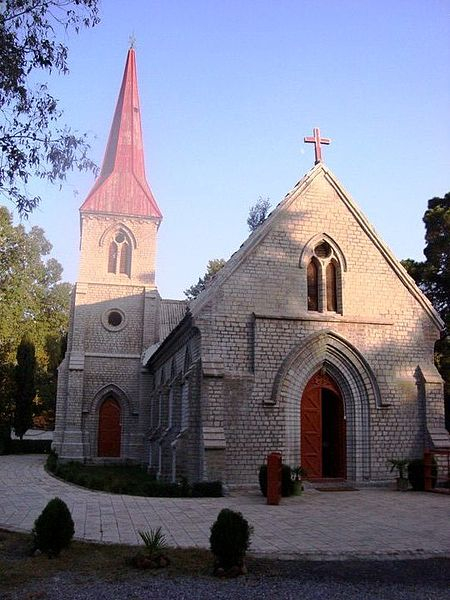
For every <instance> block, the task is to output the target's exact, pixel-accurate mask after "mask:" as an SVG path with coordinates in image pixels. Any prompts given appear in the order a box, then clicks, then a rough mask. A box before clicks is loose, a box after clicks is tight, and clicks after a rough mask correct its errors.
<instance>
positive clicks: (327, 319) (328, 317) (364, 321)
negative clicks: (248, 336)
mask: <svg viewBox="0 0 450 600" xmlns="http://www.w3.org/2000/svg"><path fill="white" fill-rule="evenodd" d="M253 316H254V318H255V319H267V320H273V321H320V322H324V323H358V324H361V325H390V326H393V325H394V322H393V321H386V319H377V318H376V317H348V316H345V317H343V316H342V315H339V314H337V313H332V314H331V313H329V314H326V313H324V314H321V315H318V314H311V313H304V314H297V315H281V316H280V315H275V314H257V313H253Z"/></svg>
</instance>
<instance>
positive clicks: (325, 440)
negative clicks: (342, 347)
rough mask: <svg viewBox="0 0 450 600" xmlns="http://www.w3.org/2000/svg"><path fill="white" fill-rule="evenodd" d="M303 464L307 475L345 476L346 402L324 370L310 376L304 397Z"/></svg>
mask: <svg viewBox="0 0 450 600" xmlns="http://www.w3.org/2000/svg"><path fill="white" fill-rule="evenodd" d="M300 414H301V417H300V419H301V422H300V432H301V434H300V435H301V440H300V444H301V446H300V447H301V464H302V466H303V467H304V468H305V469H306V472H307V474H308V475H307V476H308V479H320V478H345V477H346V470H347V469H346V428H345V415H344V402H343V400H342V395H341V392H340V390H339V387H338V386H337V384H336V382H335V381H334V380H333V379H332V378H331V377H330V376H329V375H328V374H327V373H325V372H323V370H320V371H318V372H317V373H316V374H315V375H313V377H312V378H311V379H310V380H309V382H308V384H307V385H306V388H305V391H304V392H303V396H302V401H301V411H300Z"/></svg>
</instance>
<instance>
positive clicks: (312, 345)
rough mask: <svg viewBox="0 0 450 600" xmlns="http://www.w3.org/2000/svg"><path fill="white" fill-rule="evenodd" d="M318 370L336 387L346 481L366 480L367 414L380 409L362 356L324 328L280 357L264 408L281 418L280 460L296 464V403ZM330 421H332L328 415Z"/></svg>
mask: <svg viewBox="0 0 450 600" xmlns="http://www.w3.org/2000/svg"><path fill="white" fill-rule="evenodd" d="M319 371H322V373H326V374H327V375H328V376H329V377H331V379H332V381H333V382H334V383H335V384H336V385H337V387H338V390H339V392H340V395H341V398H342V405H343V411H344V415H345V417H346V419H345V426H346V427H345V429H346V435H345V439H346V450H345V464H346V477H347V478H348V479H351V480H355V481H361V480H369V479H370V471H371V448H370V438H371V435H370V413H371V410H376V409H377V408H378V407H380V406H381V397H380V391H379V388H378V384H377V381H376V379H375V376H374V374H373V372H372V370H371V368H370V366H369V364H368V363H367V361H366V360H365V358H364V357H363V355H362V354H361V353H360V352H359V351H358V350H357V349H356V348H355V346H353V345H352V344H350V343H349V342H348V341H347V340H346V339H345V338H343V337H342V336H340V335H339V334H337V333H335V332H333V331H330V330H323V331H320V332H317V333H314V334H312V335H310V336H308V337H306V338H305V339H303V340H302V341H301V342H300V343H299V344H298V346H297V347H295V348H294V349H293V350H292V351H291V352H290V353H289V354H288V355H287V356H286V358H285V360H284V361H283V363H282V365H281V366H280V368H279V370H278V373H277V376H276V378H275V381H274V385H273V389H272V396H271V398H270V400H268V402H267V404H272V405H279V406H280V408H281V409H282V412H283V415H284V440H283V442H282V446H281V449H282V453H283V460H284V462H286V463H287V464H290V465H298V464H301V461H302V456H301V453H300V443H299V441H300V442H301V430H300V424H301V405H302V400H303V393H304V391H305V389H306V387H307V385H308V382H309V381H310V380H311V378H312V377H313V376H314V375H315V374H316V373H317V372H319ZM330 418H331V417H330Z"/></svg>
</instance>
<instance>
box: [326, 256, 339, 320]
mask: <svg viewBox="0 0 450 600" xmlns="http://www.w3.org/2000/svg"><path fill="white" fill-rule="evenodd" d="M325 280H326V286H327V290H326V291H327V310H328V311H331V312H337V273H336V263H335V262H334V260H330V262H329V263H328V264H327V266H326V268H325Z"/></svg>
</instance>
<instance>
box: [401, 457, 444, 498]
mask: <svg viewBox="0 0 450 600" xmlns="http://www.w3.org/2000/svg"><path fill="white" fill-rule="evenodd" d="M437 470H438V469H437V463H436V459H435V458H434V456H433V460H432V465H431V478H432V479H431V485H432V487H434V486H435V485H436V480H437ZM408 480H409V483H410V484H411V487H412V489H413V490H414V491H416V492H423V491H424V489H425V464H424V461H423V458H416V459H414V460H411V461H409V464H408Z"/></svg>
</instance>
